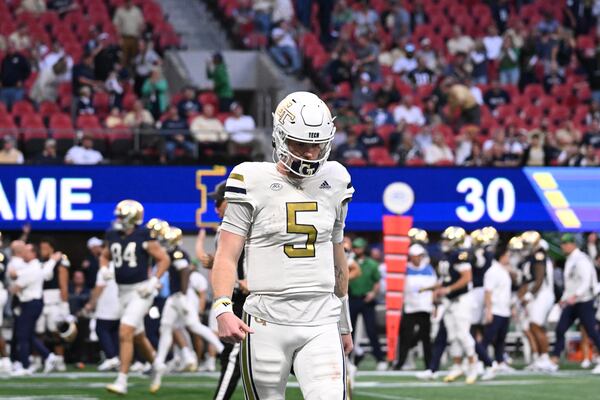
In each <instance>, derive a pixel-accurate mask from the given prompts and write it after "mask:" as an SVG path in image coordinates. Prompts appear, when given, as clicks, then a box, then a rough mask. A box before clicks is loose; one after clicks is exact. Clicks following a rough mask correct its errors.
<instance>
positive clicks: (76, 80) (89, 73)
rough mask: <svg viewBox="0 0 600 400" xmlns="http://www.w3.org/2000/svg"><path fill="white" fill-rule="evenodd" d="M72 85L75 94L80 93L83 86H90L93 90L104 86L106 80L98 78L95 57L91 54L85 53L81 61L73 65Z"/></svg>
mask: <svg viewBox="0 0 600 400" xmlns="http://www.w3.org/2000/svg"><path fill="white" fill-rule="evenodd" d="M72 86H73V88H72V89H73V94H74V95H75V96H78V95H79V92H80V89H81V87H83V86H89V87H90V89H92V90H95V89H98V90H100V89H101V88H103V87H104V82H100V81H97V80H96V75H95V74H94V58H93V57H92V55H91V54H84V56H83V59H82V60H81V63H79V64H76V65H75V66H74V67H73V76H72Z"/></svg>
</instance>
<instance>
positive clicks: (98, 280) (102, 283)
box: [96, 270, 106, 287]
mask: <svg viewBox="0 0 600 400" xmlns="http://www.w3.org/2000/svg"><path fill="white" fill-rule="evenodd" d="M96 286H98V287H104V286H106V281H105V280H104V278H103V277H102V272H101V271H100V270H98V273H97V274H96Z"/></svg>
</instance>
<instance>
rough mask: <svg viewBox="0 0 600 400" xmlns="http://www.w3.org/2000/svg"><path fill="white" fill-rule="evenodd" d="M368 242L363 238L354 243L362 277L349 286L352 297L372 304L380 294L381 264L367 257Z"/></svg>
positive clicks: (351, 282) (353, 246)
mask: <svg viewBox="0 0 600 400" xmlns="http://www.w3.org/2000/svg"><path fill="white" fill-rule="evenodd" d="M366 247H367V241H366V240H365V239H363V238H356V239H354V241H353V242H352V250H353V251H354V253H355V254H356V262H357V263H358V265H359V266H360V270H361V274H360V276H358V277H356V278H354V279H352V280H351V281H350V283H349V285H348V287H349V289H350V296H355V297H364V301H365V302H366V303H368V302H371V301H373V300H374V299H375V297H376V296H377V293H378V292H379V286H380V285H379V281H380V279H381V274H380V273H379V263H378V262H377V261H375V260H373V259H372V258H371V257H368V256H366V254H365V249H366Z"/></svg>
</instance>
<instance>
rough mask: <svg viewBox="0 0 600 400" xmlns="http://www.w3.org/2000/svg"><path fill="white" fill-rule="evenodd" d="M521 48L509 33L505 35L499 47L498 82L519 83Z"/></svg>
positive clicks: (505, 83) (506, 83)
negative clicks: (515, 43)
mask: <svg viewBox="0 0 600 400" xmlns="http://www.w3.org/2000/svg"><path fill="white" fill-rule="evenodd" d="M520 55H521V50H520V49H519V48H517V47H516V46H515V45H514V43H513V39H512V36H511V35H505V36H504V40H503V42H502V48H501V49H500V57H499V60H500V64H499V68H500V83H501V84H503V85H517V84H518V83H519V76H520V73H521V71H520V70H519V57H520Z"/></svg>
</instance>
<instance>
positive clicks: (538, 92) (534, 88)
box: [523, 83, 546, 103]
mask: <svg viewBox="0 0 600 400" xmlns="http://www.w3.org/2000/svg"><path fill="white" fill-rule="evenodd" d="M523 94H524V95H525V96H527V97H528V98H529V101H530V102H531V103H535V100H536V99H539V98H540V97H542V96H544V95H545V94H546V92H544V87H543V86H542V85H539V84H537V83H533V84H530V85H527V86H526V87H525V90H524V91H523Z"/></svg>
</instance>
